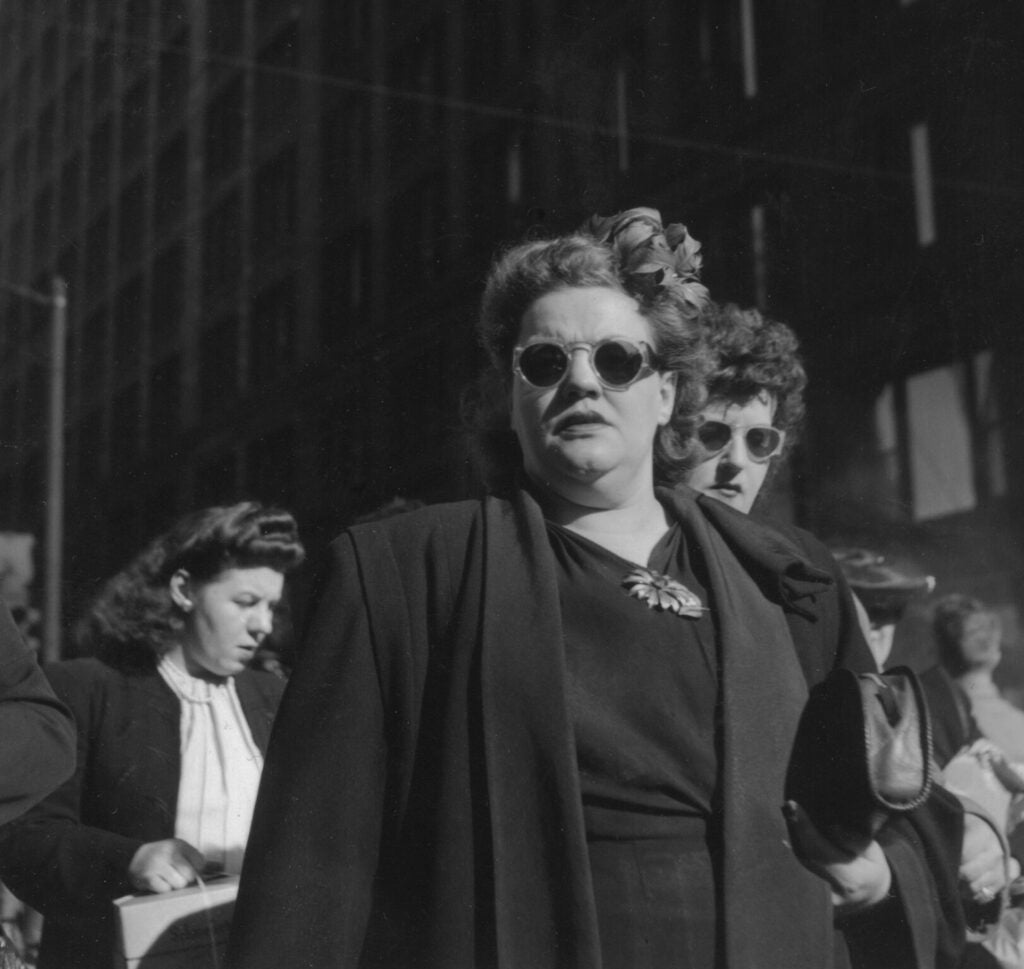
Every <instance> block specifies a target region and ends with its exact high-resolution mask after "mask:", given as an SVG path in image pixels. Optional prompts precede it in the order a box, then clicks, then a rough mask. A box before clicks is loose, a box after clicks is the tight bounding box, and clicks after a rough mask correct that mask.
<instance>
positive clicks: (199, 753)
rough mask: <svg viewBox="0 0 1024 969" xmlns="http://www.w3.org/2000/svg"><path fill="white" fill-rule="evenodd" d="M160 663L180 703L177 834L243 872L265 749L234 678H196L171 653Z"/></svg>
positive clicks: (229, 869)
mask: <svg viewBox="0 0 1024 969" xmlns="http://www.w3.org/2000/svg"><path fill="white" fill-rule="evenodd" d="M158 669H159V671H160V675H161V676H162V677H163V678H164V681H165V682H166V683H167V685H168V686H169V687H170V688H171V689H172V690H173V691H174V694H175V695H176V696H177V697H178V699H179V701H180V703H181V777H180V779H179V783H178V807H177V813H176V814H175V819H174V836H175V837H176V838H181V839H182V840H183V841H187V842H188V843H189V844H190V845H193V846H194V847H195V848H198V849H199V851H201V852H202V853H203V855H204V856H205V857H206V861H207V862H208V863H211V864H215V865H221V866H223V869H224V871H225V872H226V873H228V874H239V873H240V872H241V870H242V857H243V855H244V854H245V843H246V841H247V840H248V838H249V826H250V824H251V823H252V812H253V808H254V807H255V805H256V792H257V790H258V788H259V782H260V772H261V771H262V769H263V755H262V754H261V753H260V750H259V747H257V746H256V743H255V741H254V740H253V739H252V732H251V731H250V730H249V724H248V722H247V721H246V719H245V713H244V712H243V711H242V705H241V703H240V702H239V700H238V693H237V692H236V690H235V681H234V679H233V678H232V677H228V678H227V679H226V680H224V681H222V682H219V683H214V682H210V681H208V680H200V679H197V678H195V677H193V676H189V675H188V673H186V672H185V671H184V670H182V669H181V668H180V667H179V666H178V665H177V664H176V663H175V662H174V661H173V660H171V659H170V658H169V657H167V656H163V657H161V659H160V663H159V666H158Z"/></svg>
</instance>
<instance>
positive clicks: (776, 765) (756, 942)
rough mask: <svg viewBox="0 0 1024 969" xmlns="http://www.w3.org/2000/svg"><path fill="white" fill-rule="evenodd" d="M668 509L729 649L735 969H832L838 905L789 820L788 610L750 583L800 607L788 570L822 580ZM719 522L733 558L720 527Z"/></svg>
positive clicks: (725, 679)
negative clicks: (690, 549) (803, 859)
mask: <svg viewBox="0 0 1024 969" xmlns="http://www.w3.org/2000/svg"><path fill="white" fill-rule="evenodd" d="M669 500H670V501H671V504H672V507H673V508H674V509H675V514H676V516H677V518H678V519H679V520H680V522H681V523H682V525H683V527H684V530H685V532H686V537H687V541H689V542H691V543H693V544H694V545H695V546H696V548H697V549H699V552H700V554H702V556H703V558H704V561H705V563H706V565H707V570H708V577H709V581H710V594H711V598H712V602H713V608H714V609H715V615H716V622H717V628H718V635H719V642H720V649H721V670H722V716H723V736H722V754H721V757H722V762H721V766H720V773H721V783H722V803H723V814H724V817H723V844H724V851H723V894H724V902H723V904H724V907H725V912H724V921H725V926H726V930H725V936H726V939H725V946H726V962H727V964H728V965H729V966H730V967H738V969H739V967H741V969H777V967H779V966H814V967H815V969H827V967H829V966H831V965H832V958H833V933H832V929H831V924H832V918H831V902H830V899H829V893H828V890H827V887H826V885H825V883H824V882H823V881H822V880H820V879H818V878H817V877H815V876H814V875H811V874H810V873H809V872H808V871H807V870H806V869H805V868H804V867H803V866H802V865H801V864H800V863H799V862H798V861H797V860H796V858H795V857H794V855H793V853H792V851H791V850H790V848H789V846H788V843H787V832H786V827H785V823H784V820H783V816H782V810H781V809H782V804H783V799H784V794H783V790H784V780H785V773H786V766H787V763H788V758H789V751H790V749H791V748H792V744H793V738H794V736H795V733H796V725H797V722H798V720H799V717H800V713H801V711H802V709H803V706H804V703H805V701H806V698H807V685H806V681H805V680H804V676H803V673H802V671H801V668H800V665H799V663H798V661H797V658H796V654H795V652H794V648H793V643H792V640H791V637H790V634H789V628H788V624H787V622H786V618H785V614H784V612H783V610H782V607H781V606H780V605H779V604H777V603H776V602H773V601H771V600H769V599H768V598H767V597H766V595H765V593H764V592H763V591H762V589H761V588H760V587H759V586H758V583H756V582H755V581H754V579H753V578H752V577H751V571H754V572H755V573H759V574H760V578H761V580H762V581H765V580H766V579H769V578H770V577H772V576H774V579H772V580H771V581H772V582H773V584H774V583H777V585H776V588H777V589H779V591H780V593H781V594H783V595H786V594H790V595H795V596H797V597H799V596H800V595H802V593H803V592H804V591H805V589H804V588H802V587H801V586H800V585H799V584H798V585H797V586H796V587H795V589H794V588H793V587H792V583H791V582H789V581H788V579H787V575H786V572H787V568H788V569H789V571H790V572H791V573H792V578H793V579H795V580H797V581H798V582H801V581H802V582H807V583H810V584H811V585H813V584H814V583H815V581H817V576H816V575H815V574H814V573H816V572H817V570H813V569H811V570H810V571H807V570H806V569H803V567H802V566H803V565H805V563H802V561H799V560H798V561H792V559H791V556H790V555H789V551H791V550H790V549H788V547H786V548H774V547H773V544H772V541H770V540H769V541H765V542H758V541H757V536H756V535H755V532H754V531H753V530H752V531H749V532H747V531H745V529H744V528H743V527H742V526H743V524H744V523H743V522H739V521H735V520H734V518H730V517H729V516H720V515H719V516H717V518H716V511H717V510H716V509H714V508H711V509H702V508H701V507H700V506H699V505H698V504H697V503H696V502H694V501H693V500H692V499H690V498H688V497H687V496H686V495H685V494H684V495H679V494H676V495H672V496H670V498H669ZM722 518H724V519H725V521H726V525H725V531H726V532H727V533H729V537H730V538H732V539H734V540H735V541H734V542H733V547H730V542H729V541H728V540H726V538H725V535H724V534H723V532H722V531H721V530H720V529H719V528H717V527H715V525H717V524H720V519H722ZM709 519H710V520H711V521H709ZM750 524H753V523H750ZM766 531H767V530H766ZM752 536H753V537H752ZM794 554H795V553H794ZM808 568H810V567H808ZM787 588H788V589H789V591H788V593H787ZM755 924H756V926H757V928H756V930H753V926H754V925H755Z"/></svg>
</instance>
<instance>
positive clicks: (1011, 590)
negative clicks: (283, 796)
mask: <svg viewBox="0 0 1024 969" xmlns="http://www.w3.org/2000/svg"><path fill="white" fill-rule="evenodd" d="M1022 12H1024V11H1022V9H1021V7H1020V5H1019V4H1015V3H1011V2H1009V0H979V2H977V3H973V4H962V3H957V2H954V0H903V2H901V0H830V2H823V0H818V2H813V0H677V2H672V3H670V2H668V0H638V2H637V3H634V4H630V5H623V4H613V3H610V2H603V0H564V2H562V3H560V4H558V5H553V4H549V3H545V2H543V0H508V2H504V3H487V2H485V3H475V2H473V3H471V2H444V3H439V2H432V0H417V2H411V0H387V2H385V0H291V2H284V0H258V2H257V0H217V2H216V3H213V2H210V3H204V2H200V0H63V2H48V0H47V2H42V0H0V284H6V287H7V289H6V290H5V293H0V346H2V353H0V403H2V408H0V413H2V415H3V422H4V423H3V434H2V439H3V441H4V444H5V447H4V448H3V449H2V450H0V528H10V529H15V530H19V531H32V532H35V533H37V534H38V533H39V532H40V531H41V529H42V523H43V520H44V518H43V515H44V505H43V502H44V499H45V494H44V490H43V485H42V481H43V472H44V463H45V462H44V457H45V444H46V441H45V432H46V423H45V416H46V414H45V412H46V407H45V404H46V387H47V311H46V309H45V307H39V306H35V305H33V304H31V303H30V302H28V301H26V300H24V299H22V298H19V297H18V296H16V295H14V294H13V293H11V292H10V291H9V287H10V286H12V285H14V286H28V287H31V288H33V289H35V290H38V291H45V290H47V289H48V288H49V285H50V279H51V278H52V277H53V276H54V275H55V274H59V275H60V276H62V277H64V278H65V279H66V280H67V282H68V284H69V324H70V327H69V336H68V342H67V351H68V371H67V386H68V398H67V411H66V432H65V443H66V457H67V483H68V495H67V505H66V511H65V522H66V539H67V541H66V557H65V563H66V592H67V613H68V616H69V617H70V616H72V615H73V613H74V611H75V609H76V608H77V607H78V606H80V604H81V602H82V600H83V598H84V597H85V596H87V595H88V594H90V593H91V592H92V591H93V590H94V588H95V586H96V583H97V582H98V581H99V580H101V579H102V578H103V577H105V576H106V575H108V574H109V573H110V572H111V571H113V570H114V569H116V568H117V567H118V566H119V565H120V564H121V563H123V562H124V561H125V560H126V559H127V558H128V557H129V556H130V555H131V554H132V553H133V552H134V551H135V549H136V548H138V546H139V545H140V544H141V543H142V542H143V541H144V540H145V539H146V538H147V537H148V536H150V535H151V534H153V533H155V532H156V531H158V530H159V529H161V528H162V527H163V526H164V525H166V524H167V522H168V521H169V520H170V519H171V518H172V517H174V516H175V515H177V514H178V513H180V512H182V511H184V510H186V509H188V508H191V507H194V506H196V505H200V504H207V503H211V502H217V501H225V500H235V499H237V498H240V497H257V498H260V499H262V500H265V501H271V502H280V503H283V504H286V505H287V506H288V507H290V508H292V509H293V510H294V511H295V512H296V514H297V515H298V516H299V517H300V520H301V522H302V524H303V527H304V532H305V534H306V536H307V539H308V540H309V541H310V543H311V545H312V546H313V548H314V552H315V551H316V550H317V549H320V548H322V546H323V544H324V543H325V542H326V540H327V539H328V538H329V537H330V536H331V535H333V534H334V533H335V532H336V531H337V530H339V529H340V528H341V527H342V526H343V525H344V524H345V523H347V522H348V521H350V520H351V519H352V518H354V517H355V516H357V515H359V514H361V513H364V512H366V511H367V510H368V509H370V508H372V507H374V506H376V505H379V504H381V503H382V502H384V501H386V500H388V499H389V498H391V497H392V496H393V495H395V494H402V495H406V496H411V497H416V498H419V499H423V500H441V499H447V498H456V497H461V496H464V495H466V494H469V493H472V492H473V491H474V490H475V488H476V487H477V486H476V483H475V479H474V476H473V472H472V469H471V467H470V462H469V459H468V455H467V450H466V447H465V444H464V441H463V438H462V435H461V432H460V430H459V416H458V409H459V408H458V404H459V398H460V393H461V391H462V388H463V387H464V385H465V384H466V382H467V381H468V379H469V378H470V376H471V374H472V373H473V372H474V370H475V367H476V365H477V363H478V361H479V351H478V349H477V347H476V346H475V343H474V339H473V336H472V323H473V316H474V311H475V306H476V301H477V298H478V295H479V291H480V287H481V280H482V276H483V273H484V270H485V268H486V265H487V263H488V261H489V259H490V257H491V256H492V254H493V252H494V251H495V249H496V248H497V247H498V246H499V245H500V244H501V243H503V242H505V241H508V240H511V239H516V238H518V237H520V236H522V235H523V234H524V233H526V232H529V231H538V232H544V231H549V230H550V231H554V230H563V229H566V228H569V227H572V226H573V225H575V224H577V223H579V222H580V221H581V220H582V219H583V218H584V217H586V216H588V215H590V214H591V213H594V212H600V213H602V214H610V213H611V212H614V211H616V210H618V209H620V208H623V207H627V206H630V205H636V204H648V205H653V206H655V207H657V208H660V209H661V210H662V212H663V214H664V216H665V217H666V219H667V220H669V221H675V220H680V219H682V220H684V221H685V222H686V223H687V224H688V225H689V227H690V229H691V231H692V232H693V233H694V235H696V237H697V238H699V239H700V240H702V242H703V243H704V247H705V254H706V267H707V268H706V277H705V278H706V281H707V282H708V283H709V285H710V287H711V289H712V292H713V294H715V295H716V296H717V297H718V298H721V299H732V300H735V301H737V302H739V303H741V304H744V305H758V306H760V307H761V308H762V309H765V310H767V311H768V312H770V313H771V314H772V315H775V316H777V317H779V318H781V319H784V320H786V321H787V322H789V323H791V325H792V326H793V327H794V328H795V329H796V330H797V332H798V333H799V335H800V336H801V339H802V341H803V344H804V347H805V350H806V356H807V362H808V365H809V370H810V373H811V389H810V400H809V415H810V418H809V424H808V428H807V433H806V435H805V438H804V444H803V446H802V448H801V450H800V451H799V452H798V454H797V456H796V460H795V463H794V467H793V469H792V474H791V475H789V477H788V478H787V480H786V482H784V487H783V488H782V489H781V491H780V494H779V495H778V496H777V501H776V504H777V506H778V508H777V510H778V511H779V513H780V514H782V515H785V516H788V517H793V518H795V519H796V520H798V521H799V522H801V523H803V524H806V525H808V526H809V527H811V528H812V529H814V530H815V531H817V532H819V533H820V534H822V535H823V536H824V537H827V538H830V539H833V540H835V541H839V542H843V543H846V544H849V543H852V542H860V543H869V544H872V545H873V546H875V547H880V548H881V549H882V550H883V551H886V552H890V553H891V554H892V555H894V556H897V557H901V556H902V557H905V558H907V559H909V560H912V561H913V562H914V563H915V564H917V565H918V566H919V567H920V568H921V569H922V570H925V571H929V572H931V573H933V574H935V575H936V576H937V577H938V579H939V591H953V590H957V591H969V592H974V593H976V594H979V595H981V596H983V597H984V598H987V599H989V600H991V601H993V602H995V603H998V604H999V606H1000V608H1001V610H1002V612H1003V614H1004V618H1005V619H1006V621H1007V623H1008V629H1009V639H1010V641H1011V642H1012V643H1015V644H1016V646H1017V649H1016V650H1015V651H1014V652H1012V653H1011V656H1010V658H1009V659H1008V668H1009V670H1010V672H1011V673H1012V672H1013V665H1014V662H1016V663H1017V664H1018V666H1020V659H1019V657H1020V654H1021V650H1020V642H1021V633H1020V630H1019V627H1018V614H1019V610H1020V608H1021V607H1022V606H1024V553H1022V551H1021V550H1022V540H1024V502H1022V500H1021V499H1022V497H1024V495H1022V493H1024V435H1022V434H1021V433H1020V430H1019V428H1018V427H1017V423H1018V420H1019V415H1020V413H1021V404H1020V397H1019V392H1018V390H1017V385H1018V380H1017V374H1018V373H1019V372H1020V371H1021V365H1022V362H1024V361H1022V357H1024V343H1022V338H1021V335H1020V333H1021V322H1020V315H1021V307H1022V305H1024V301H1022V289H1024V255H1022V243H1024V239H1022V235H1024V233H1022V228H1021V226H1022V214H1024V213H1022V205H1021V202H1022V199H1024V176H1022V172H1024V166H1022V161H1024V157H1022V156H1024V144H1022V142H1024V126H1022V125H1021V124H1020V120H1019V119H1020V117H1021V111H1022V108H1024V90H1022V83H1024V57H1022V53H1024V52H1022V50H1021V47H1022V31H1021V27H1022V23H1021V20H1022ZM314 558H315V555H314ZM906 642H907V643H908V647H907V648H908V649H910V652H911V654H914V652H915V650H918V651H920V649H923V648H924V647H923V646H919V644H917V643H916V641H915V637H914V635H913V631H912V630H911V633H910V634H909V635H908V637H907V639H906Z"/></svg>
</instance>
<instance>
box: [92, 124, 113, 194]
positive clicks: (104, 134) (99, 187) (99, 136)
mask: <svg viewBox="0 0 1024 969" xmlns="http://www.w3.org/2000/svg"><path fill="white" fill-rule="evenodd" d="M110 134H111V127H110V118H109V117H108V118H106V119H104V121H103V122H102V123H101V124H99V125H97V126H96V127H95V128H94V129H93V132H92V136H91V137H90V138H89V202H90V204H91V205H98V204H100V203H102V202H103V201H105V200H106V196H107V188H108V186H109V184H110V168H111V164H110V163H111V151H110Z"/></svg>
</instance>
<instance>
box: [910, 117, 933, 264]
mask: <svg viewBox="0 0 1024 969" xmlns="http://www.w3.org/2000/svg"><path fill="white" fill-rule="evenodd" d="M910 162H911V166H912V169H913V175H914V211H915V213H916V215H917V241H918V244H919V245H921V246H930V245H931V244H932V243H933V242H934V241H935V239H936V231H935V196H934V191H933V187H932V159H931V148H930V147H929V143H928V125H926V124H916V125H914V126H913V127H912V128H911V129H910Z"/></svg>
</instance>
